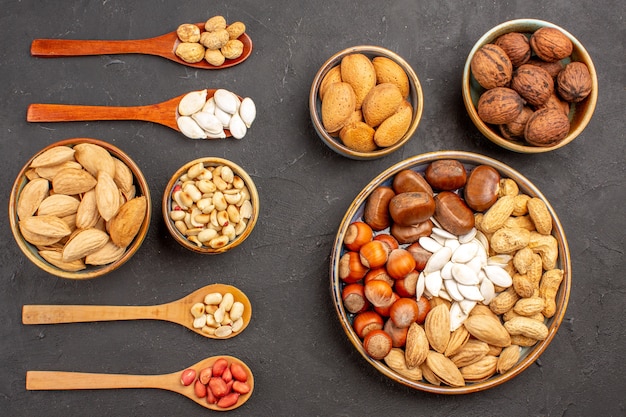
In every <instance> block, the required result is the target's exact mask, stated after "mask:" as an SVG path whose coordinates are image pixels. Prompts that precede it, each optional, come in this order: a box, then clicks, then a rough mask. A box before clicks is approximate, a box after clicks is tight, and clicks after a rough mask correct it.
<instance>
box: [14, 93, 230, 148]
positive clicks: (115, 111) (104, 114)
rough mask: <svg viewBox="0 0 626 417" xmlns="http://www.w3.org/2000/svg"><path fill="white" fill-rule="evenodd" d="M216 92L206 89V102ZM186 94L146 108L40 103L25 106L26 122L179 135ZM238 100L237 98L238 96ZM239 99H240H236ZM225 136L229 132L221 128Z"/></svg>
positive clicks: (228, 135) (228, 134) (227, 135)
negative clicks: (156, 129)
mask: <svg viewBox="0 0 626 417" xmlns="http://www.w3.org/2000/svg"><path fill="white" fill-rule="evenodd" d="M215 91H217V90H215V89H207V99H209V98H211V97H213V95H214V94H215ZM187 94H189V93H185V94H181V95H180V96H178V97H174V98H171V99H169V100H167V101H163V102H161V103H156V104H149V105H146V106H130V107H122V106H84V105H80V104H41V103H34V104H30V105H29V106H28V109H27V111H26V121H28V122H78V121H96V120H141V121H144V122H153V123H158V124H161V125H163V126H167V127H169V128H172V129H174V130H176V131H179V132H180V128H179V127H178V123H177V122H176V117H177V109H178V104H179V103H180V100H182V98H183V97H184V96H186V95H187ZM237 97H239V96H237ZM239 99H240V100H241V97H239ZM224 133H225V134H226V137H230V136H231V133H230V131H229V130H228V129H224Z"/></svg>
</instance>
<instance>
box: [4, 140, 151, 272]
mask: <svg viewBox="0 0 626 417" xmlns="http://www.w3.org/2000/svg"><path fill="white" fill-rule="evenodd" d="M151 212H152V203H151V201H150V191H149V189H148V183H147V182H146V179H145V178H144V176H143V174H142V172H141V170H140V169H139V167H138V166H137V165H136V164H135V162H134V161H133V160H132V159H131V158H130V157H129V156H128V155H127V154H125V153H124V152H123V151H122V150H120V149H119V148H117V147H116V146H113V145H111V144H109V143H107V142H104V141H101V140H97V139H89V138H75V139H66V140H63V141H60V142H56V143H53V144H51V145H49V146H47V147H45V148H44V149H42V150H41V151H40V152H38V153H37V154H35V155H34V156H33V157H32V158H31V159H30V160H29V161H28V162H27V163H26V164H25V165H24V167H23V168H22V170H21V171H20V173H19V174H18V176H17V179H16V180H15V183H14V185H13V189H12V190H11V195H10V198H9V221H10V224H11V231H12V232H13V236H14V237H15V240H16V242H17V244H18V246H19V247H20V249H21V250H22V252H23V253H24V254H25V255H26V257H27V258H28V259H29V260H30V261H31V262H33V263H34V264H35V265H37V266H38V267H39V268H41V269H43V270H44V271H46V272H48V273H50V274H53V275H56V276H58V277H61V278H69V279H87V278H95V277H98V276H101V275H104V274H106V273H109V272H111V271H113V270H115V269H117V268H119V267H120V266H121V265H123V264H124V263H125V262H127V261H128V260H129V259H130V258H131V257H132V256H133V254H135V253H136V252H137V250H138V249H139V247H140V246H141V244H142V243H143V240H144V238H145V236H146V234H147V232H148V227H149V226H150V216H151Z"/></svg>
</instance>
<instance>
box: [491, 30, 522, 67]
mask: <svg viewBox="0 0 626 417" xmlns="http://www.w3.org/2000/svg"><path fill="white" fill-rule="evenodd" d="M494 44H496V45H498V46H499V47H500V48H502V49H503V50H504V52H506V54H507V55H508V57H509V59H510V60H511V64H513V67H514V68H515V67H519V66H520V65H522V64H525V63H526V62H528V60H529V59H530V43H529V42H528V38H527V37H526V35H524V34H523V33H519V32H510V33H505V34H504V35H501V36H499V37H498V38H497V39H496V40H495V42H494Z"/></svg>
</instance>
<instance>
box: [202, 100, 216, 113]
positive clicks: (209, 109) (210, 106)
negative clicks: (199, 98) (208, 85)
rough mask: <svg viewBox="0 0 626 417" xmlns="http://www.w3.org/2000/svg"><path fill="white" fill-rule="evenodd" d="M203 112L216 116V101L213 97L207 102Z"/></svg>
mask: <svg viewBox="0 0 626 417" xmlns="http://www.w3.org/2000/svg"><path fill="white" fill-rule="evenodd" d="M202 111H204V112H207V113H211V114H215V99H214V98H213V97H211V98H210V99H208V100H207V101H206V103H205V104H204V106H203V107H202Z"/></svg>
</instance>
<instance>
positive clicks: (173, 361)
mask: <svg viewBox="0 0 626 417" xmlns="http://www.w3.org/2000/svg"><path fill="white" fill-rule="evenodd" d="M0 6H1V7H0V28H1V29H0V30H1V31H2V35H3V41H2V48H1V49H0V79H1V80H2V82H1V83H0V106H1V108H2V111H1V112H0V126H1V129H2V130H1V134H0V155H1V156H0V158H1V159H2V170H0V187H1V188H0V195H1V196H2V205H3V206H4V207H5V208H6V207H7V206H8V195H9V192H10V188H11V185H12V183H13V181H14V180H15V176H16V175H17V173H18V171H19V169H20V168H21V166H22V165H23V164H24V163H25V162H26V161H27V160H28V159H29V158H30V157H31V156H32V155H33V154H34V153H36V152H37V151H38V150H40V149H41V148H43V147H44V146H46V145H48V144H50V143H52V142H55V141H58V140H61V139H66V138H72V137H93V138H98V139H102V140H106V141H109V142H111V143H113V144H115V145H117V146H118V147H120V148H121V149H122V150H124V151H125V152H127V153H128V154H129V155H130V156H131V157H132V158H133V159H134V160H135V161H136V162H137V164H138V165H139V166H140V167H141V169H142V170H143V172H144V174H145V176H146V178H147V179H148V182H149V184H150V187H151V191H152V203H153V204H154V207H155V210H154V214H153V217H152V221H151V227H150V230H149V232H148V236H147V239H146V241H145V242H144V244H143V246H142V247H141V249H140V250H139V252H138V253H137V254H136V255H135V256H134V257H133V258H132V259H131V260H130V261H129V262H128V263H127V264H126V265H124V266H123V267H122V268H121V269H119V270H118V271H116V272H114V273H111V274H110V275H108V276H104V277H101V278H97V279H94V280H90V281H85V282H72V281H68V280H64V279H59V278H55V277H53V276H50V275H48V274H46V273H44V272H43V271H41V270H39V269H38V268H36V267H35V266H34V265H32V264H31V263H30V262H29V261H27V260H26V258H25V257H24V256H23V255H22V253H21V252H20V251H19V249H18V247H17V245H16V244H15V242H14V239H13V237H12V235H11V232H10V230H9V226H8V221H7V216H6V212H5V215H4V216H3V219H2V222H1V225H0V233H1V237H2V239H1V240H0V265H1V268H2V274H1V276H0V282H1V285H0V288H2V290H1V291H0V317H2V320H0V369H1V371H0V372H1V375H0V414H2V415H6V416H27V415H29V416H32V415H48V416H68V415H76V416H78V415H89V416H111V415H120V416H122V415H136V416H165V415H179V416H180V415H185V416H196V415H197V416H199V415H206V414H207V413H210V411H208V410H205V409H203V408H201V407H199V406H198V405H196V404H194V403H192V402H190V401H188V400H186V399H185V398H184V397H181V396H179V395H177V394H173V393H169V392H165V391H159V390H132V389H131V390H116V391H87V392H81V391H73V392H72V391H56V392H54V391H41V392H29V391H26V390H25V373H26V371H27V370H64V371H70V370H73V371H85V372H107V373H168V372H173V371H175V370H178V369H182V368H184V367H185V366H186V365H188V364H192V363H195V362H196V361H198V360H199V359H201V358H203V357H206V356H211V355H216V354H231V355H234V356H238V357H240V358H241V359H243V360H244V361H246V362H247V363H248V364H249V365H250V367H251V368H252V370H253V372H254V374H255V377H256V387H255V392H254V395H253V396H252V398H251V399H250V400H249V401H248V403H246V404H245V406H244V407H242V408H240V409H238V410H237V411H233V412H231V413H230V414H231V415H242V416H243V415H257V416H274V415H275V416H290V415H294V416H295V415H298V416H300V415H306V416H309V415H310V416H315V415H321V416H328V415H346V416H347V415H350V416H354V415H370V416H377V415H431V416H450V415H457V416H460V415H464V416H485V415H509V416H527V415H540V416H587V415H603V416H604V415H606V416H609V415H610V416H618V415H624V413H626V403H625V401H624V392H626V377H625V371H626V367H625V366H624V360H625V359H626V358H625V356H626V355H624V345H625V344H626V330H625V329H626V327H625V326H624V318H623V306H624V302H625V301H626V297H625V291H626V287H625V284H624V276H625V275H626V269H625V268H624V229H625V227H626V221H625V220H624V217H625V216H624V210H623V204H624V201H625V200H626V192H625V190H624V180H625V179H626V178H625V175H624V155H625V152H624V148H625V146H624V140H625V139H626V138H625V135H624V128H625V125H624V108H625V106H626V99H625V98H626V92H625V86H626V77H625V71H624V65H625V61H624V57H625V56H626V52H625V50H624V40H625V39H626V30H625V23H624V17H625V14H626V13H625V12H626V7H625V6H624V3H623V2H622V1H621V0H600V1H591V0H584V1H580V2H575V3H572V2H570V1H565V0H557V1H550V2H546V1H535V0H530V1H515V0H510V1H501V2H496V1H479V0H476V1H468V2H458V1H449V0H437V1H434V0H433V1H421V2H416V1H411V0H403V1H391V2H383V1H377V2H373V1H358V2H346V1H337V2H324V1H321V0H313V1H309V2H301V3H297V2H293V1H272V2H262V1H252V0H247V1H234V2H233V1H229V2H203V1H184V2H183V1H179V2H173V1H164V0H159V1H133V2H127V1H116V0H108V1H107V0H104V1H98V2H96V1H65V2H40V1H34V0H23V1H7V0H2V1H1V2H0ZM215 14H223V15H224V16H225V17H226V18H227V20H228V21H236V20H241V21H243V22H245V23H246V25H247V28H248V33H249V34H250V36H251V37H252V39H253V42H254V51H253V54H252V56H251V57H250V59H249V60H248V61H246V62H245V63H244V64H242V65H239V66H237V67H234V68H231V69H227V70H223V71H199V70H193V69H189V68H186V67H183V66H180V65H177V64H175V63H173V62H170V61H167V60H164V59H162V58H158V57H151V56H140V55H116V56H96V57H81V58H65V59H38V58H33V57H31V56H30V54H29V47H30V43H31V41H32V40H33V39H35V38H73V39H139V38H147V37H152V36H156V35H159V34H161V33H164V32H167V31H170V30H174V29H175V28H176V27H177V26H178V24H180V23H183V22H196V21H203V20H205V19H206V18H208V17H210V16H212V15H215ZM513 18H539V19H543V20H547V21H551V22H553V23H556V24H558V25H560V26H562V27H564V28H565V29H566V30H568V31H569V32H571V33H573V34H574V35H575V36H576V37H577V38H578V40H580V41H581V42H582V43H583V45H585V47H586V48H587V50H588V52H589V53H590V54H591V56H592V58H593V59H594V62H595V66H596V69H597V72H598V78H599V86H600V93H599V100H598V105H597V108H596V112H595V115H594V117H593V119H592V120H591V123H590V124H589V126H588V127H587V129H586V130H585V131H584V132H583V134H582V135H581V136H580V137H579V138H578V139H577V140H576V141H574V142H573V143H571V144H569V145H568V146H566V147H564V148H562V149H559V150H557V151H555V152H551V153H548V154H542V155H536V156H530V155H521V154H515V153H512V152H509V151H506V150H504V149H501V148H498V147H497V146H495V145H493V144H491V142H488V141H487V140H486V139H485V138H483V137H482V136H481V135H480V134H479V132H478V131H477V130H476V128H475V127H474V126H473V125H472V124H471V122H470V120H469V118H468V117H467V114H466V112H465V109H464V107H463V103H462V99H461V90H460V85H461V73H462V68H463V65H464V62H465V58H466V55H467V53H468V52H469V50H470V49H471V47H472V45H473V43H474V42H475V41H476V40H477V39H478V38H479V37H480V36H481V35H482V34H483V33H484V32H485V31H487V30H488V29H489V28H491V27H493V26H495V25H496V24H499V23H501V22H503V21H506V20H509V19H513ZM359 44H375V45H380V46H383V47H386V48H389V49H391V50H393V51H395V52H397V53H399V54H400V55H402V56H403V57H404V58H405V59H406V60H407V61H408V62H409V63H410V64H411V65H412V66H413V68H414V69H415V71H416V72H417V74H418V76H419V77H420V79H421V82H422V86H423V89H424V96H425V106H424V114H423V118H422V121H421V124H420V126H419V128H418V130H417V133H416V134H415V136H414V138H413V139H412V141H411V142H410V143H409V144H408V145H406V146H405V147H404V148H403V149H402V150H400V151H399V152H397V153H395V154H392V155H390V156H388V157H386V158H383V159H379V160H375V161H370V162H362V161H352V160H348V159H346V158H343V157H341V156H338V155H336V154H334V153H333V152H331V151H330V150H329V149H328V148H326V147H325V146H324V145H323V144H322V142H321V141H320V140H319V139H318V138H317V136H316V135H315V133H314V130H313V128H312V125H311V122H310V119H309V113H308V108H307V98H308V93H309V88H310V83H311V81H312V79H313V77H314V75H315V72H316V71H317V68H318V67H319V66H320V65H321V64H322V63H323V62H324V61H325V60H326V59H327V58H328V57H329V56H330V55H332V54H333V53H335V52H336V51H338V50H340V49H343V48H346V47H349V46H353V45H359ZM205 87H209V88H218V87H224V88H228V89H231V90H233V91H235V92H236V93H238V94H240V95H247V96H250V97H252V98H253V99H254V100H255V102H256V103H257V107H258V118H257V121H256V122H255V124H254V125H253V126H252V129H251V130H250V131H249V133H248V135H247V136H246V137H245V138H244V139H243V140H241V141H235V140H223V141H193V140H190V139H186V138H184V137H183V136H182V135H180V134H179V133H177V132H175V131H173V130H170V129H168V128H165V127H163V126H160V125H155V124H151V123H145V122H89V123H83V122H76V123H58V124H54V123H46V124H29V123H27V122H26V120H25V113H26V107H27V106H28V104H30V103H35V102H39V103H42V102H43V103H45V102H51V103H73V104H92V105H141V104H151V103H156V102H160V101H163V100H165V99H168V98H170V97H174V96H177V95H179V94H182V93H185V92H187V91H191V90H195V89H200V88H205ZM442 149H458V150H467V151H473V152H478V153H482V154H485V155H488V156H491V157H494V158H496V159H498V160H500V161H502V162H505V163H507V164H509V165H511V166H512V167H513V168H515V169H517V170H519V171H520V172H521V173H522V174H523V175H525V176H526V177H527V178H529V179H530V180H531V181H533V182H534V183H535V184H536V185H537V186H538V187H539V189H541V191H542V192H543V193H544V194H545V195H546V197H547V198H548V199H549V200H550V201H551V203H552V205H553V206H554V208H555V210H556V211H557V213H558V215H559V217H560V219H561V222H562V224H563V227H564V229H565V231H566V234H567V236H568V239H569V245H570V250H571V254H572V267H573V288H572V292H571V297H570V301H569V307H568V310H567V312H566V314H565V319H564V322H563V324H562V326H561V328H560V330H559V332H558V334H557V335H556V337H555V339H554V341H553V342H552V344H551V345H550V346H549V347H548V349H547V351H546V352H545V353H544V354H543V355H542V356H541V357H540V359H539V360H538V361H537V362H536V363H535V364H533V365H532V366H530V367H529V368H528V369H527V370H526V371H525V372H523V373H522V374H521V375H519V376H518V377H516V378H515V379H513V380H511V381H509V382H507V383H506V384H504V385H502V386H499V387H496V388H494V389H491V390H488V391H485V392H481V393H477V394H472V395H467V396H455V397H447V396H436V395H432V394H427V393H423V392H419V391H414V390H411V389H409V388H406V387H404V386H401V385H399V384H397V383H394V382H393V381H391V380H388V379H386V378H385V377H383V376H382V375H380V374H378V373H377V372H376V371H375V370H374V369H373V368H371V367H370V366H369V365H367V364H366V362H365V361H364V360H363V359H362V358H361V357H360V356H359V355H358V353H357V352H356V351H355V350H354V348H353V347H352V345H351V344H350V342H349V341H348V339H347V338H346V337H345V335H344V334H343V333H342V330H341V327H340V325H339V323H338V320H337V317H336V314H335V312H334V309H333V307H332V304H331V298H330V296H329V283H328V282H329V281H328V261H329V254H330V251H331V246H332V242H333V239H334V236H335V233H336V230H337V227H338V225H339V223H340V221H341V219H342V217H343V214H344V213H345V211H346V209H347V208H348V206H349V204H350V203H351V201H352V200H353V199H354V197H355V196H356V194H357V193H358V192H359V191H360V190H361V189H362V188H363V186H365V185H366V184H367V183H368V182H369V181H370V180H371V179H372V178H373V177H374V176H376V175H377V174H378V173H379V172H381V171H383V170H384V169H386V168H387V167H389V166H391V165H393V164H394V163H396V162H398V161H400V160H402V159H405V158H407V157H410V156H412V155H415V154H420V153H424V152H429V151H436V150H442ZM205 155H212V156H220V157H226V158H228V159H231V160H233V161H235V162H236V163H238V164H240V165H242V166H243V167H244V168H245V169H247V170H248V172H249V173H250V175H251V176H252V177H253V178H254V180H255V181H256V185H257V187H258V190H259V193H260V195H261V216H260V218H259V222H258V224H257V226H256V229H255V230H254V231H253V233H252V235H251V236H250V237H249V239H248V240H247V241H246V242H245V243H244V244H243V245H241V246H240V247H239V248H237V249H236V250H234V251H232V252H231V253H227V254H224V255H219V256H216V257H203V256H200V255H197V254H194V253H191V252H189V251H186V250H184V249H183V248H181V247H179V246H178V245H177V244H176V243H175V242H174V241H173V240H172V239H171V238H170V237H169V235H168V233H167V230H166V228H165V227H164V225H163V220H162V218H161V216H160V200H161V193H162V190H163V188H164V186H165V184H166V183H167V181H168V179H169V177H170V175H171V174H172V173H173V172H174V171H175V170H176V169H177V168H178V167H179V166H180V165H182V164H183V163H185V162H187V161H189V160H191V159H194V158H196V157H200V156H205ZM211 282H223V283H228V284H233V285H236V286H238V287H240V288H241V289H242V290H244V291H245V292H246V293H247V294H248V296H249V297H250V299H251V301H252V304H253V306H254V313H253V320H252V324H251V325H250V327H248V329H247V330H246V331H245V332H244V333H243V334H242V335H240V336H239V337H236V338H234V339H230V340H225V341H215V340H208V339H206V340H205V339H204V338H201V337H199V336H197V335H196V334H194V333H192V332H190V331H188V330H186V329H184V328H182V327H180V326H177V325H174V324H170V323H165V322H156V321H135V322H109V323H86V324H66V325H54V326H37V325H34V326H25V325H22V324H21V307H22V305H24V304H99V305H106V304H114V305H133V304H157V303H163V302H167V301H170V300H173V299H177V298H179V297H181V296H183V295H184V294H186V293H188V292H190V291H192V290H194V289H196V288H197V287H200V286H202V285H204V284H206V283H211Z"/></svg>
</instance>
